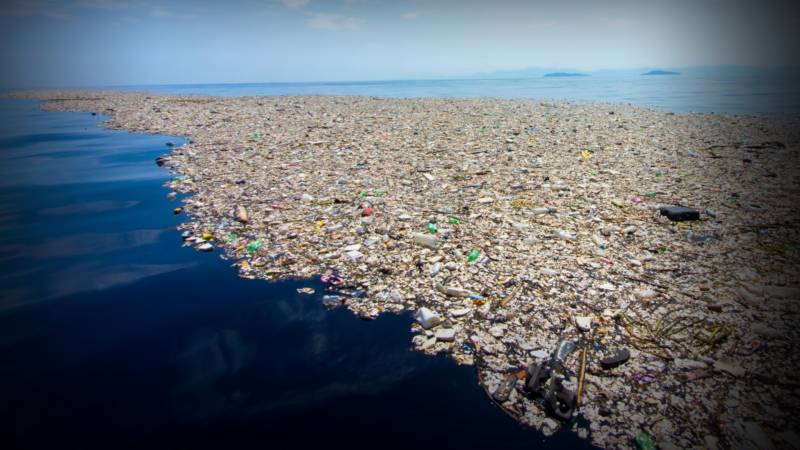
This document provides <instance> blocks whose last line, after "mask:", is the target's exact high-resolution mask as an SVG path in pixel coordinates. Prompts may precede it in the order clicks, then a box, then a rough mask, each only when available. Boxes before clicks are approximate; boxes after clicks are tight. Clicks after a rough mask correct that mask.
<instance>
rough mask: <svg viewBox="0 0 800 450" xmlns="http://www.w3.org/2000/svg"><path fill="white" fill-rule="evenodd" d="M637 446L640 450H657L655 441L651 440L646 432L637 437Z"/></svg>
mask: <svg viewBox="0 0 800 450" xmlns="http://www.w3.org/2000/svg"><path fill="white" fill-rule="evenodd" d="M636 446H637V447H639V450H656V445H655V444H653V440H652V439H650V436H648V435H647V433H645V432H644V431H642V432H640V433H639V435H638V436H636Z"/></svg>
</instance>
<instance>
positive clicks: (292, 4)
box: [281, 0, 309, 8]
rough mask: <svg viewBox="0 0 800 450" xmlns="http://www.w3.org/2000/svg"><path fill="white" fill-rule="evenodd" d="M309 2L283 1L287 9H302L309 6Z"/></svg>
mask: <svg viewBox="0 0 800 450" xmlns="http://www.w3.org/2000/svg"><path fill="white" fill-rule="evenodd" d="M308 1H309V0H281V3H283V5H284V6H286V7H287V8H302V7H304V6H306V5H308Z"/></svg>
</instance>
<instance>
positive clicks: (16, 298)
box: [0, 262, 196, 314]
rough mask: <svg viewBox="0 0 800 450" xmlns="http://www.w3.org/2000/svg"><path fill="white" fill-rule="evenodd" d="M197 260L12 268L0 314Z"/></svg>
mask: <svg viewBox="0 0 800 450" xmlns="http://www.w3.org/2000/svg"><path fill="white" fill-rule="evenodd" d="M195 265H196V264H195V263H181V264H119V265H114V266H107V265H105V264H103V263H101V262H86V263H80V264H75V265H72V266H68V267H66V268H64V269H60V270H54V271H44V270H41V271H40V270H29V269H23V270H22V271H20V272H10V273H8V274H7V275H4V276H3V277H2V278H0V280H2V281H3V288H2V289H0V314H3V313H6V312H9V311H10V310H13V309H14V308H18V307H21V306H31V305H34V304H36V303H39V302H43V301H46V300H53V299H57V298H62V297H68V296H70V295H75V294H78V293H81V292H87V291H100V290H104V289H110V288H113V287H117V286H119V285H124V284H129V283H135V282H137V281H140V280H143V279H145V278H148V277H153V276H156V275H162V274H166V273H170V272H175V271H177V270H182V269H188V268H190V267H193V266H195ZM19 278H23V279H26V280H27V279H35V280H36V281H35V283H31V284H27V283H25V284H26V286H9V287H6V283H8V284H11V283H10V281H11V280H12V279H19Z"/></svg>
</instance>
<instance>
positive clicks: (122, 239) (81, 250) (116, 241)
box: [0, 229, 171, 261]
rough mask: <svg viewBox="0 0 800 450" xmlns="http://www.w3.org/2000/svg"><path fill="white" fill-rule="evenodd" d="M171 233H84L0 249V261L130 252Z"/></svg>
mask: <svg viewBox="0 0 800 450" xmlns="http://www.w3.org/2000/svg"><path fill="white" fill-rule="evenodd" d="M168 231H171V230H169V229H162V230H133V231H125V232H122V233H86V234H74V235H69V236H61V237H57V238H54V239H48V240H45V241H44V242H42V243H39V244H24V243H23V244H6V245H0V261H3V260H6V259H13V258H21V257H26V258H33V259H49V258H64V257H68V256H81V255H100V254H103V253H108V252H114V251H119V250H130V249H132V248H136V247H140V246H143V245H150V244H154V243H156V242H158V240H159V239H160V238H161V236H162V235H163V234H164V233H165V232H168Z"/></svg>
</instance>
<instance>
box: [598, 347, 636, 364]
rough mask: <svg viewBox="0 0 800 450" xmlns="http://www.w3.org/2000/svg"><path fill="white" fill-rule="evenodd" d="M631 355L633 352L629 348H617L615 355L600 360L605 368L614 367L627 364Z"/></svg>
mask: <svg viewBox="0 0 800 450" xmlns="http://www.w3.org/2000/svg"><path fill="white" fill-rule="evenodd" d="M630 357H631V352H630V350H628V349H627V348H622V349H619V350H617V351H616V352H615V353H614V354H613V355H611V356H607V357H605V358H603V359H601V360H600V365H601V366H602V367H603V369H613V368H614V367H618V366H621V365H622V364H625V362H627V361H628V360H629V359H630Z"/></svg>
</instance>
